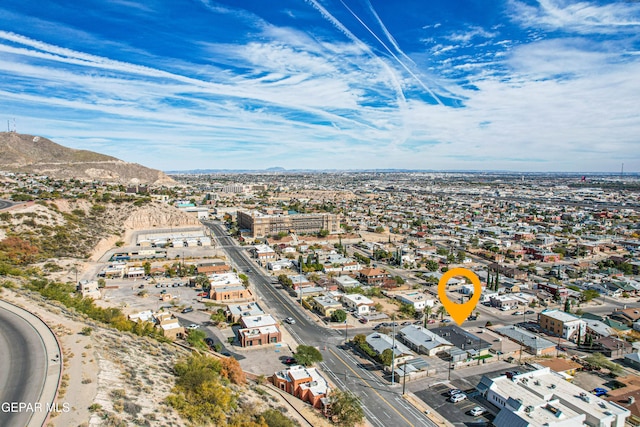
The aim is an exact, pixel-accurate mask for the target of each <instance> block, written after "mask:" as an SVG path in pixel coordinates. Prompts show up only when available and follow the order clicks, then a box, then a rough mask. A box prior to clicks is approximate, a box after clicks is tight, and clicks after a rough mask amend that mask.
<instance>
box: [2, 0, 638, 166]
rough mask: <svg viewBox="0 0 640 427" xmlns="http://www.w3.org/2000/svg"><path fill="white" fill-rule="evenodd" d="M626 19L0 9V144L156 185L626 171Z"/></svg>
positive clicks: (513, 8)
mask: <svg viewBox="0 0 640 427" xmlns="http://www.w3.org/2000/svg"><path fill="white" fill-rule="evenodd" d="M639 27H640V3H638V2H629V1H619V2H604V1H592V2H573V1H567V0H541V1H539V2H533V1H516V0H507V1H499V2H494V3H488V4H487V3H486V2H479V1H456V2H445V1H437V2H429V3H428V4H423V2H417V1H401V2H393V3H389V2H379V1H378V2H376V1H369V0H364V1H342V0H338V1H319V0H309V1H305V2H294V1H289V0H287V1H282V2H278V3H277V5H276V6H274V5H273V4H263V3H262V2H257V1H242V2H213V1H209V0H201V1H192V2H188V3H186V4H181V5H176V4H173V3H167V2H160V1H150V2H145V3H137V2H133V1H128V0H119V1H93V2H91V4H90V5H86V6H85V7H83V9H81V10H79V9H78V8H77V6H75V5H60V4H56V3H55V2H53V1H46V2H38V3H37V4H30V3H29V2H26V3H25V2H17V1H13V0H10V1H7V2H4V3H3V5H2V6H0V51H1V52H2V55H1V57H0V77H1V78H2V79H3V82H4V84H3V87H2V88H1V89H0V94H1V95H2V96H0V106H1V107H0V108H1V109H2V111H3V112H4V114H5V116H6V117H5V118H6V121H7V127H8V129H11V128H12V127H13V126H14V125H13V123H14V118H15V128H16V130H17V131H18V132H21V133H30V134H35V135H41V136H44V137H47V138H50V139H52V140H53V141H55V142H57V143H59V144H62V145H65V146H68V147H72V148H79V149H88V150H92V151H97V152H100V153H104V154H109V155H113V156H116V157H118V158H121V159H123V160H126V161H130V162H136V163H141V164H144V165H145V166H150V167H154V168H158V169H162V170H174V171H176V170H193V169H219V170H222V169H230V170H234V169H267V168H270V167H283V168H285V169H287V170H292V169H293V170H295V169H336V170H353V169H413V170H436V171H437V170H507V171H516V172H519V171H523V172H524V171H567V172H589V171H594V172H611V173H617V172H620V169H621V164H622V163H624V170H625V172H627V171H628V172H637V171H638V170H640V155H639V154H638V153H640V150H638V148H640V144H639V140H638V135H640V113H639V112H638V111H637V104H638V102H637V100H638V99H640V80H639V79H638V78H637V76H638V75H640V55H639V53H640V48H639V46H640V31H638V30H639Z"/></svg>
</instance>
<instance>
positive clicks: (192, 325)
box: [187, 323, 200, 330]
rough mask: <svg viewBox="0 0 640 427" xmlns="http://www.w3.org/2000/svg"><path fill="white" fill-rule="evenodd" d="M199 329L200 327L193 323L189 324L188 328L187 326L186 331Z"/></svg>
mask: <svg viewBox="0 0 640 427" xmlns="http://www.w3.org/2000/svg"><path fill="white" fill-rule="evenodd" d="M199 327H200V325H196V324H195V323H192V324H190V325H189V326H187V329H191V330H193V329H198V328H199Z"/></svg>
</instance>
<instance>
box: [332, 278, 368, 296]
mask: <svg viewBox="0 0 640 427" xmlns="http://www.w3.org/2000/svg"><path fill="white" fill-rule="evenodd" d="M333 281H334V282H336V283H337V284H338V288H339V289H340V290H341V291H344V292H347V291H349V290H350V289H353V288H359V287H361V286H362V283H360V282H358V281H357V280H356V279H354V278H353V277H351V276H346V275H345V276H338V277H334V278H333Z"/></svg>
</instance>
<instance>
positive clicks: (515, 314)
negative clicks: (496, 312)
mask: <svg viewBox="0 0 640 427" xmlns="http://www.w3.org/2000/svg"><path fill="white" fill-rule="evenodd" d="M523 314H524V311H514V312H513V313H511V315H513V316H522V315H523Z"/></svg>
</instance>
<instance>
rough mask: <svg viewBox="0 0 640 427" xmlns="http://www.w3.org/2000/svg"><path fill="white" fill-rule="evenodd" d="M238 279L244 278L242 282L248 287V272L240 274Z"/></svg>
mask: <svg viewBox="0 0 640 427" xmlns="http://www.w3.org/2000/svg"><path fill="white" fill-rule="evenodd" d="M238 279H240V280H242V284H243V285H244V287H245V288H246V287H247V286H249V278H248V277H247V275H246V274H242V273H240V274H238Z"/></svg>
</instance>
